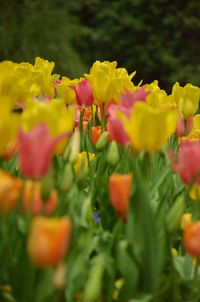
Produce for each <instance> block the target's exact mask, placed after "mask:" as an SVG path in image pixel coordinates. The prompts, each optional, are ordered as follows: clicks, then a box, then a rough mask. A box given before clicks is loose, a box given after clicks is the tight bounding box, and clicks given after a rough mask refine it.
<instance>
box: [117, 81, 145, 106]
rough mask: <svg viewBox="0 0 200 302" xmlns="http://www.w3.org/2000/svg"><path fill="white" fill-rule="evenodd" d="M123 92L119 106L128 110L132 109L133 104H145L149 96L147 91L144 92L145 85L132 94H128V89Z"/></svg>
mask: <svg viewBox="0 0 200 302" xmlns="http://www.w3.org/2000/svg"><path fill="white" fill-rule="evenodd" d="M125 91H126V92H125V93H122V94H121V95H120V100H121V105H122V106H123V107H126V108H129V109H132V107H133V105H134V104H135V102H138V101H140V102H145V101H146V97H147V95H148V94H149V91H145V85H144V86H142V87H141V88H140V89H138V90H136V91H134V92H130V91H129V90H128V89H126V90H125Z"/></svg>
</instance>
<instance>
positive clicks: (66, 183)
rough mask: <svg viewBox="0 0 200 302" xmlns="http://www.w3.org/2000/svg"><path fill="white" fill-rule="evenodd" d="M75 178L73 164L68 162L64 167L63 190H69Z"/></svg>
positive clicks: (61, 186)
mask: <svg viewBox="0 0 200 302" xmlns="http://www.w3.org/2000/svg"><path fill="white" fill-rule="evenodd" d="M73 179H74V175H73V171H72V166H71V164H69V163H68V164H66V166H65V168H64V172H63V175H62V179H61V181H60V189H61V190H62V191H63V192H67V191H68V190H69V188H70V187H71V185H72V183H73Z"/></svg>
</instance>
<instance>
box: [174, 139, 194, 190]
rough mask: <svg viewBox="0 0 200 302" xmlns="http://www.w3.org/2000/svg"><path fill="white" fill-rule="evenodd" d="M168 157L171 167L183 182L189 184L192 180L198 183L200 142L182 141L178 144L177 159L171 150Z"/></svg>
mask: <svg viewBox="0 0 200 302" xmlns="http://www.w3.org/2000/svg"><path fill="white" fill-rule="evenodd" d="M169 157H170V160H171V163H172V168H173V169H174V171H175V172H177V173H178V174H179V176H180V178H181V180H182V181H183V183H184V184H186V185H189V184H191V183H192V182H193V181H194V182H195V184H200V142H190V141H184V142H183V143H182V144H181V145H180V148H179V153H178V159H177V161H176V160H175V158H174V154H173V152H172V151H170V153H169Z"/></svg>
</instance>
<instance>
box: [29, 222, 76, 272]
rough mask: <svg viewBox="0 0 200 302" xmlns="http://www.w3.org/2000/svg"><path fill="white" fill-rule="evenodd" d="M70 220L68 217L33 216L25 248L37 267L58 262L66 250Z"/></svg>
mask: <svg viewBox="0 0 200 302" xmlns="http://www.w3.org/2000/svg"><path fill="white" fill-rule="evenodd" d="M70 235H71V220H70V218H68V217H62V218H47V217H42V216H38V217H35V218H33V221H32V225H31V230H30V234H29V237H28V243H27V250H28V254H29V256H30V258H31V260H32V262H33V263H34V264H35V265H36V266H38V267H48V266H53V265H57V264H59V263H60V262H61V261H62V260H63V258H64V257H65V255H66V253H67V251H68V245H69V240H70Z"/></svg>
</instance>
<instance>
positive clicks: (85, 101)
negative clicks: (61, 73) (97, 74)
mask: <svg viewBox="0 0 200 302" xmlns="http://www.w3.org/2000/svg"><path fill="white" fill-rule="evenodd" d="M77 86H78V87H77ZM77 86H69V87H70V88H71V89H73V90H74V92H75V93H76V101H77V103H78V105H80V106H81V107H84V108H85V107H89V106H92V104H93V103H94V96H93V91H92V87H91V85H90V82H89V81H88V80H87V79H84V80H83V81H81V82H79V83H78V85H77Z"/></svg>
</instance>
